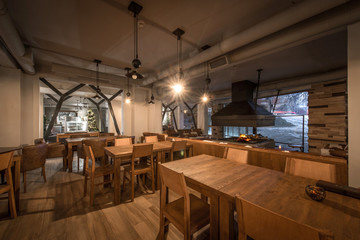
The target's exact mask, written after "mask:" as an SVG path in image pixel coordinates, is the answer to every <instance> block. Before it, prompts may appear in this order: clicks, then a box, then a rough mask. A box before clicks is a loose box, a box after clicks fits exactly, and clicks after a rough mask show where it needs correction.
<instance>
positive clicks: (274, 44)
mask: <svg viewBox="0 0 360 240" xmlns="http://www.w3.org/2000/svg"><path fill="white" fill-rule="evenodd" d="M359 20H360V2H359V1H353V2H349V3H347V4H345V5H343V6H340V7H338V8H336V9H333V10H332V11H329V12H327V13H324V14H322V15H320V16H318V17H317V18H315V19H313V20H312V21H307V22H304V23H303V24H298V25H296V26H294V27H292V28H288V29H286V30H283V31H281V32H278V33H276V34H274V35H272V36H269V37H267V38H264V39H262V40H260V41H258V42H256V43H253V44H249V45H247V46H245V47H243V48H241V49H239V50H238V51H234V52H233V53H231V54H228V55H227V56H228V59H229V64H228V65H226V67H231V66H234V65H238V64H241V63H244V62H247V61H250V60H253V59H256V58H259V57H263V56H266V55H269V54H272V53H274V52H278V51H281V50H285V49H287V48H291V47H295V46H299V45H301V44H304V43H306V42H310V41H312V40H315V39H318V38H321V37H324V36H326V35H329V34H332V33H335V32H337V31H341V30H344V29H346V27H347V25H350V24H352V23H355V22H357V21H359ZM223 69H224V68H223V67H222V68H216V69H213V70H211V72H216V71H218V70H223ZM184 74H185V76H187V78H193V77H197V76H201V75H203V74H204V69H203V66H196V67H193V68H191V69H188V71H186V72H185V73H184ZM165 79H166V78H164V79H159V80H165Z"/></svg>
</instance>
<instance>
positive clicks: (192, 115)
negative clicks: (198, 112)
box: [184, 101, 197, 129]
mask: <svg viewBox="0 0 360 240" xmlns="http://www.w3.org/2000/svg"><path fill="white" fill-rule="evenodd" d="M184 104H185V106H186V107H187V108H188V109H189V110H190V113H191V117H192V120H193V123H194V128H195V129H197V124H196V120H195V116H194V112H193V111H194V109H195V108H196V106H197V104H195V105H194V106H193V107H190V106H189V105H188V104H187V103H186V102H185V101H184Z"/></svg>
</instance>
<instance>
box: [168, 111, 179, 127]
mask: <svg viewBox="0 0 360 240" xmlns="http://www.w3.org/2000/svg"><path fill="white" fill-rule="evenodd" d="M177 107H178V106H175V107H174V108H171V107H169V109H170V111H171V112H172V118H173V120H174V124H175V129H176V130H178V127H177V123H176V117H175V109H176V108H177Z"/></svg>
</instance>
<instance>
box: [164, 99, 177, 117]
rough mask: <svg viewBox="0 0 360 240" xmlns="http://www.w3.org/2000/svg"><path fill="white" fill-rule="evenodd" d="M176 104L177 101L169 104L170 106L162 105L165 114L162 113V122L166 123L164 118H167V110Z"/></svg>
mask: <svg viewBox="0 0 360 240" xmlns="http://www.w3.org/2000/svg"><path fill="white" fill-rule="evenodd" d="M174 103H175V101H172V102H171V103H170V104H168V105H165V104H162V105H163V107H164V111H163V113H162V121H164V117H165V114H166V110H167V109H168V108H169V107H170V106H171V105H173V104H174Z"/></svg>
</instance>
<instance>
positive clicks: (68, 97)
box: [64, 96, 72, 102]
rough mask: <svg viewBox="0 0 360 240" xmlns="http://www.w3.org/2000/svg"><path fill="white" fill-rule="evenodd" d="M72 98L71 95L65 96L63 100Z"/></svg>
mask: <svg viewBox="0 0 360 240" xmlns="http://www.w3.org/2000/svg"><path fill="white" fill-rule="evenodd" d="M70 98H72V96H67V97H66V98H65V99H64V102H65V101H66V100H68V99H70Z"/></svg>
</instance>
